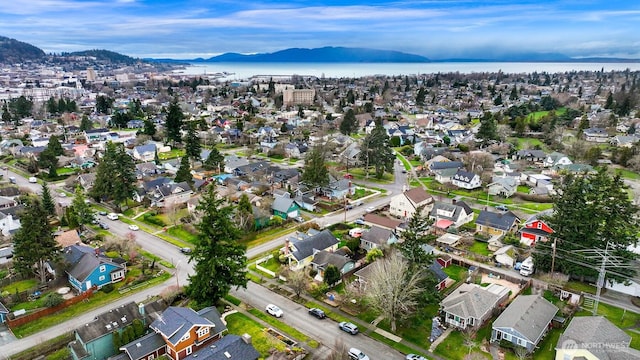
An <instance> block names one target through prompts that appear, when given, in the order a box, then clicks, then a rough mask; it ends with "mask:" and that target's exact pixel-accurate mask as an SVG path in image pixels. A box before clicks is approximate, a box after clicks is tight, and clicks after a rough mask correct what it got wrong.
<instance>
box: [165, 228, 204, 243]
mask: <svg viewBox="0 0 640 360" xmlns="http://www.w3.org/2000/svg"><path fill="white" fill-rule="evenodd" d="M167 234H169V235H171V236H174V237H177V238H178V239H180V240H184V241H186V242H188V243H191V244H194V243H195V242H196V240H197V239H198V236H197V235H196V234H192V233H190V232H189V231H187V230H186V229H185V228H184V227H183V226H182V225H178V226H172V227H170V228H168V229H167Z"/></svg>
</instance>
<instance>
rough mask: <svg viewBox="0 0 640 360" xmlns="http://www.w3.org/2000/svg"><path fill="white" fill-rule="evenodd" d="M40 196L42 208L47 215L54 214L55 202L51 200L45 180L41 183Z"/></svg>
mask: <svg viewBox="0 0 640 360" xmlns="http://www.w3.org/2000/svg"><path fill="white" fill-rule="evenodd" d="M40 196H41V198H42V208H43V209H44V211H45V212H46V213H47V215H49V216H54V215H55V214H56V204H55V203H54V202H53V197H52V196H51V191H50V190H49V186H48V185H47V183H46V182H45V183H43V184H42V194H41V195H40Z"/></svg>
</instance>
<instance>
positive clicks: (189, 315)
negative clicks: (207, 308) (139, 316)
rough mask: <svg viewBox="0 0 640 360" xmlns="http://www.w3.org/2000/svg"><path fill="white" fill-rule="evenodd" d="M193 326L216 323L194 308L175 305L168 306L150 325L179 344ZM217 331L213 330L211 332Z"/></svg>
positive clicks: (168, 339) (174, 343) (212, 325)
mask: <svg viewBox="0 0 640 360" xmlns="http://www.w3.org/2000/svg"><path fill="white" fill-rule="evenodd" d="M193 326H211V327H214V326H215V325H214V323H213V322H211V320H209V319H207V318H205V317H203V316H200V315H199V314H198V313H197V312H195V311H194V310H193V309H190V308H183V307H175V306H171V307H168V308H167V309H166V310H165V311H164V312H163V313H162V315H161V316H160V317H159V318H158V319H157V320H155V321H154V322H153V323H151V325H149V327H150V328H152V329H153V330H155V331H156V332H159V333H161V334H162V335H163V336H165V337H166V338H167V341H169V342H170V343H171V344H173V345H176V344H178V342H179V341H180V339H182V337H183V336H184V335H185V334H187V333H188V332H189V331H190V330H191V328H192V327H193ZM216 330H217V329H216ZM216 332H217V331H211V333H216Z"/></svg>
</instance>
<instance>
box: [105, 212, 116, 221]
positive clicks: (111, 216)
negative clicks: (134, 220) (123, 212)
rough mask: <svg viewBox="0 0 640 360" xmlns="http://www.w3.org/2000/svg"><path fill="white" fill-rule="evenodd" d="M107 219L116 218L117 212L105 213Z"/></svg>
mask: <svg viewBox="0 0 640 360" xmlns="http://www.w3.org/2000/svg"><path fill="white" fill-rule="evenodd" d="M107 219H109V220H118V214H116V213H109V214H108V215H107Z"/></svg>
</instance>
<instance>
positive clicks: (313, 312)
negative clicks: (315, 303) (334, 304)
mask: <svg viewBox="0 0 640 360" xmlns="http://www.w3.org/2000/svg"><path fill="white" fill-rule="evenodd" d="M309 315H313V316H315V317H317V318H318V319H324V318H326V317H327V314H325V313H324V311H322V310H320V309H318V308H311V309H309Z"/></svg>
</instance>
